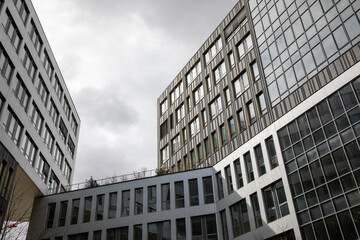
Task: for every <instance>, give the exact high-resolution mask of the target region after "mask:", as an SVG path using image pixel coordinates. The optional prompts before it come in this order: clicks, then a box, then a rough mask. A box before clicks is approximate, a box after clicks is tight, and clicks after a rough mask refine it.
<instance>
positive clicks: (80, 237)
mask: <svg viewBox="0 0 360 240" xmlns="http://www.w3.org/2000/svg"><path fill="white" fill-rule="evenodd" d="M88 236H89V233H88V232H84V233H77V234H71V235H68V238H67V240H86V239H89V238H88Z"/></svg>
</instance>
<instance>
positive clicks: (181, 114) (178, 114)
mask: <svg viewBox="0 0 360 240" xmlns="http://www.w3.org/2000/svg"><path fill="white" fill-rule="evenodd" d="M184 117H185V105H184V104H181V105H180V107H178V108H177V109H176V121H177V122H180V121H181V119H183V118H184Z"/></svg>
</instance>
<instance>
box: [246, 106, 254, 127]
mask: <svg viewBox="0 0 360 240" xmlns="http://www.w3.org/2000/svg"><path fill="white" fill-rule="evenodd" d="M246 107H247V110H248V116H249V122H250V124H252V123H254V122H255V121H256V116H255V110H254V104H253V102H252V101H250V102H248V103H247V104H246Z"/></svg>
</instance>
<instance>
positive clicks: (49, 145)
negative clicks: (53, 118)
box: [41, 125, 55, 153]
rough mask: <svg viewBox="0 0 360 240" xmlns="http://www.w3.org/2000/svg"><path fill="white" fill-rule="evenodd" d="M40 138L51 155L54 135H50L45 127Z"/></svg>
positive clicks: (48, 129)
mask: <svg viewBox="0 0 360 240" xmlns="http://www.w3.org/2000/svg"><path fill="white" fill-rule="evenodd" d="M41 137H42V139H43V141H44V143H45V145H46V146H47V148H48V149H49V151H50V153H51V152H52V149H53V145H54V141H55V138H54V135H53V134H52V133H51V131H50V128H49V127H48V126H47V125H46V127H45V130H44V132H43V134H42V136H41Z"/></svg>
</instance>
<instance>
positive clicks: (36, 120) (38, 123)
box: [30, 102, 44, 134]
mask: <svg viewBox="0 0 360 240" xmlns="http://www.w3.org/2000/svg"><path fill="white" fill-rule="evenodd" d="M30 120H31V122H32V124H33V125H34V127H35V129H36V131H37V132H38V133H39V134H40V132H41V128H42V124H43V122H44V118H43V116H42V115H41V113H40V110H39V109H38V107H37V106H36V105H35V103H34V102H33V105H32V112H31V115H30Z"/></svg>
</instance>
